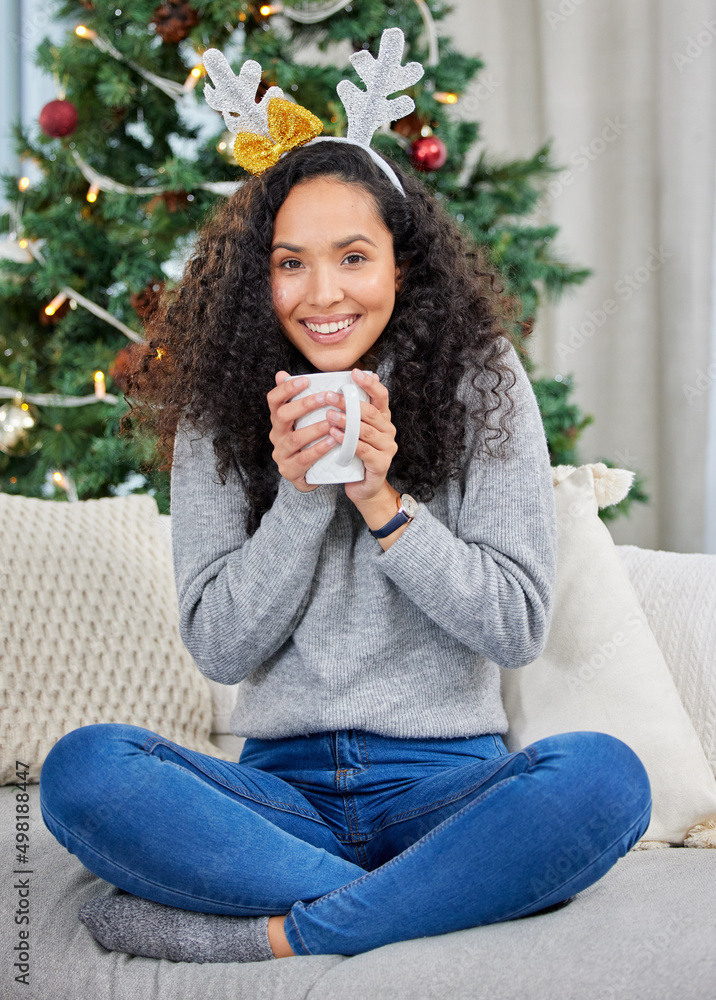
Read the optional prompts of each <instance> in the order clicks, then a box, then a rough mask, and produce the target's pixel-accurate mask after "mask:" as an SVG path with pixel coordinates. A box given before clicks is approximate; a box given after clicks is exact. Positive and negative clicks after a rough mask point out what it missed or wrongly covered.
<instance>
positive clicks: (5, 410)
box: [0, 399, 37, 455]
mask: <svg viewBox="0 0 716 1000" xmlns="http://www.w3.org/2000/svg"><path fill="white" fill-rule="evenodd" d="M36 422H37V410H36V409H35V407H34V406H30V404H29V403H26V402H25V401H24V400H22V401H18V400H17V399H13V400H11V401H10V402H9V403H5V404H4V406H0V451H4V452H5V454H6V455H28V454H29V453H30V451H32V450H33V449H32V445H31V444H30V430H31V429H32V428H33V427H34V426H35V424H36Z"/></svg>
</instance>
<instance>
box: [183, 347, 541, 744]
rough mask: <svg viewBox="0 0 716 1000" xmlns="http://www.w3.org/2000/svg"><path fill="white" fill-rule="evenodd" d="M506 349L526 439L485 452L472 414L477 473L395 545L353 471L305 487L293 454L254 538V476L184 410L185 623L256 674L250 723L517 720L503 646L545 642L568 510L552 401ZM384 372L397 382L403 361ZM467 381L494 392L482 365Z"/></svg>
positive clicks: (213, 660)
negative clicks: (366, 511)
mask: <svg viewBox="0 0 716 1000" xmlns="http://www.w3.org/2000/svg"><path fill="white" fill-rule="evenodd" d="M506 358H507V359H508V360H509V362H510V364H511V367H512V368H513V370H514V372H515V375H516V377H517V384H516V385H515V386H514V387H513V388H512V389H511V390H510V392H511V395H512V397H513V399H514V402H515V408H514V410H513V412H512V419H513V426H512V439H511V441H510V442H509V444H508V457H507V458H502V459H499V458H491V457H489V456H488V457H487V458H485V457H484V456H483V457H482V458H481V459H478V458H477V457H476V456H474V455H473V445H474V437H473V433H472V429H470V431H469V432H468V437H467V438H466V443H467V445H468V447H467V449H466V452H465V455H466V458H465V465H464V470H463V476H462V478H461V479H460V480H450V481H449V482H448V483H447V484H446V485H444V486H443V487H441V488H440V489H439V490H438V492H437V493H436V496H435V498H434V499H433V500H432V501H430V502H429V503H420V506H419V510H418V513H417V515H416V517H415V519H414V520H413V521H412V522H411V523H410V524H409V525H408V526H407V527H406V529H405V530H404V531H403V533H402V535H400V537H399V538H397V539H396V541H395V542H394V543H393V544H392V545H391V546H390V548H388V549H387V550H386V551H383V549H382V548H381V546H380V544H379V542H378V541H377V540H376V539H375V538H373V537H372V535H370V534H369V532H368V528H367V526H366V524H365V521H364V520H363V518H362V516H361V515H360V513H359V512H358V510H357V509H356V507H355V506H354V504H352V503H351V501H350V500H348V498H347V497H346V495H345V489H344V487H343V485H324V486H320V487H319V488H318V489H317V490H314V491H312V492H309V493H301V492H300V491H299V490H297V489H296V488H295V487H294V486H293V484H292V483H290V482H288V480H286V479H283V477H281V476H280V475H279V474H278V470H276V478H277V482H278V493H277V495H276V498H275V500H274V503H273V506H272V507H271V508H270V510H268V511H267V512H266V513H265V514H264V516H263V518H262V520H261V524H260V526H259V528H258V529H257V530H256V532H255V533H254V534H253V536H252V537H251V538H248V537H247V535H246V530H245V527H244V510H245V500H244V498H243V491H242V487H241V483H240V480H239V478H238V476H237V475H236V474H235V472H232V473H230V478H229V479H227V482H226V485H225V486H221V485H220V482H219V478H218V475H217V474H216V470H215V457H214V450H213V446H212V442H211V436H210V435H208V434H206V435H203V436H201V435H199V434H198V432H197V431H196V430H194V429H193V428H191V427H189V425H188V424H187V423H185V422H184V421H182V422H180V424H179V428H178V431H177V436H176V440H175V447H174V467H173V469H172V479H171V514H172V548H173V559H174V571H175V579H176V588H177V596H178V601H179V620H180V632H181V636H182V639H183V641H184V643H185V645H186V647H187V649H188V651H189V652H190V654H191V655H192V657H193V658H194V661H195V662H196V664H197V666H198V667H199V669H200V670H201V671H202V673H203V674H205V675H206V676H207V677H210V678H212V679H214V680H216V681H220V682H221V683H224V684H232V683H235V682H237V681H241V683H240V685H239V688H238V699H237V702H236V707H235V708H234V711H233V714H232V718H231V726H232V730H233V732H234V733H235V734H236V735H237V736H254V737H259V738H264V739H273V738H278V737H283V736H296V735H299V734H307V733H314V732H325V731H327V730H332V729H352V728H356V729H366V730H370V731H372V732H375V733H379V734H382V735H386V736H396V737H402V738H408V737H444V738H446V737H456V736H471V735H478V734H482V733H506V732H507V718H506V716H505V712H504V708H503V706H502V699H501V695H500V674H499V670H498V667H497V666H496V664H500V665H502V666H504V667H519V666H522V665H524V664H526V663H529V662H531V661H532V660H534V659H536V658H537V657H538V656H539V655H540V653H541V651H542V649H543V648H544V645H545V643H546V640H547V633H548V629H549V625H550V621H551V616H552V601H553V591H554V579H555V564H556V534H557V525H556V513H555V506H554V495H553V488H552V480H551V473H550V464H549V456H548V451H547V442H546V439H545V434H544V429H543V425H542V421H541V417H540V414H539V410H538V408H537V401H536V399H535V396H534V392H533V390H532V387H531V385H530V382H529V380H528V378H527V375H526V373H525V371H524V368H523V367H522V365H521V363H520V361H519V358H518V356H517V354H516V352H515V350H514V348H512V347H510V353H509V354H508V355H506ZM292 374H298V372H292ZM378 374H379V375H380V376H381V379H382V381H383V382H384V384H386V385H388V387H390V383H389V379H388V375H389V369H388V368H384V367H382V366H379V367H378ZM459 395H460V398H462V399H464V401H465V402H466V403H467V405H468V407H469V408H473V407H474V406H475V405H477V403H478V400H479V397H478V396H477V394H476V392H475V390H474V389H472V387H470V386H469V385H468V384H467V378H465V379H463V381H462V383H461V386H460V390H459ZM503 405H505V404H504V403H503ZM492 422H493V425H494V424H495V422H496V421H495V414H493V415H492ZM493 450H494V444H493ZM388 481H389V482H391V484H392V485H394V486H396V488H398V489H399V488H400V486H399V485H397V484H396V483H395V481H394V480H393V479H392V478H391V475H390V473H388ZM488 661H493V662H488Z"/></svg>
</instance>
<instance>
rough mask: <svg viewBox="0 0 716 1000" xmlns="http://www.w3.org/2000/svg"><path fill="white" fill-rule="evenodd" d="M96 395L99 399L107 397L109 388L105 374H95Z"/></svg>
mask: <svg viewBox="0 0 716 1000" xmlns="http://www.w3.org/2000/svg"><path fill="white" fill-rule="evenodd" d="M94 394H95V396H96V397H97V399H104V397H105V396H106V395H107V386H106V385H105V381H104V372H95V373H94Z"/></svg>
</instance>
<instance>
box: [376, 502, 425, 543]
mask: <svg viewBox="0 0 716 1000" xmlns="http://www.w3.org/2000/svg"><path fill="white" fill-rule="evenodd" d="M417 513H418V501H417V500H413V498H412V497H411V495H410V494H409V493H401V494H400V496H399V497H398V513H397V514H396V515H395V517H392V518H391V519H390V521H388V523H387V524H384V525H383V527H382V528H377V529H376V530H375V531H373V529H372V528H368V531H370V533H371V535H372V536H373V538H385V537H386V535H391V534H392V533H393V532H394V531H395V529H396V528H399V527H400V526H401V524H408V522H410V521H412V520H413V518H414V517H415V515H416V514H417Z"/></svg>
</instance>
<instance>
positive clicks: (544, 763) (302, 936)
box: [40, 723, 651, 955]
mask: <svg viewBox="0 0 716 1000" xmlns="http://www.w3.org/2000/svg"><path fill="white" fill-rule="evenodd" d="M40 800H41V808H42V816H43V819H44V821H45V824H46V825H47V827H48V828H49V829H50V831H51V832H52V834H53V835H54V836H55V837H56V838H57V840H58V841H59V842H60V843H61V844H62V845H63V846H64V847H66V848H67V850H68V851H71V852H72V853H73V854H75V855H77V857H78V858H79V860H80V861H81V862H82V863H83V864H84V865H85V866H86V867H87V868H89V870H90V871H92V872H94V873H95V874H96V875H98V876H99V877H100V878H103V879H106V880H107V881H108V882H111V883H112V884H113V885H115V886H118V887H119V888H121V889H124V890H125V891H127V892H129V893H133V894H134V895H137V896H143V897H144V898H146V899H152V900H155V901H156V902H159V903H165V904H167V905H169V906H176V907H180V908H183V909H186V910H198V911H201V912H203V913H227V914H234V915H239V916H242V915H243V916H247V915H265V914H288V915H289V918H288V919H287V920H286V923H285V930H286V936H287V938H288V942H289V944H290V945H291V948H292V949H293V951H294V952H295V953H296V954H297V955H324V954H340V955H356V954H359V953H361V952H365V951H369V950H370V949H372V948H378V947H380V946H381V945H385V944H389V943H390V942H393V941H402V940H407V939H409V938H417V937H424V936H428V935H434V934H445V933H447V932H449V931H456V930H462V929H464V928H466V927H476V926H478V925H480V924H490V923H494V922H496V921H502V920H512V919H514V918H516V917H524V916H527V915H528V914H532V913H536V912H538V911H540V910H543V909H545V908H546V907H549V906H551V905H553V904H556V903H559V902H560V901H564V900H566V899H568V898H569V897H571V896H573V895H575V894H576V893H578V892H580V891H581V890H582V889H585V888H586V887H587V886H589V885H592V883H594V882H596V881H597V879H599V878H601V876H602V875H604V873H605V872H606V871H608V870H609V869H610V868H611V867H612V865H614V864H615V863H616V861H617V860H618V859H619V858H620V857H622V856H623V855H624V854H626V852H627V851H628V850H630V848H631V847H633V845H634V844H635V843H636V841H637V840H638V839H639V838H640V837H641V836H643V834H644V832H645V831H646V828H647V826H648V824H649V819H650V815H651V794H650V787H649V780H648V778H647V774H646V771H645V769H644V766H643V764H642V763H641V761H640V760H639V758H638V757H637V755H636V754H635V753H634V752H633V751H632V750H631V749H630V748H629V747H628V746H627V745H626V744H625V743H622V742H621V741H620V740H618V739H616V738H614V737H612V736H607V735H605V734H604V733H598V732H571V733H561V734H559V735H556V736H550V737H547V738H545V739H541V740H537V741H536V742H534V743H533V744H531V745H530V746H527V747H524V748H523V749H522V750H520V751H518V752H516V753H508V752H507V749H506V747H505V745H504V743H503V741H502V739H501V737H500V736H499V735H497V734H488V735H483V736H473V737H467V738H464V737H459V738H456V739H397V738H393V737H386V736H379V735H377V734H376V733H371V732H366V731H364V730H360V729H348V730H340V731H331V732H323V733H315V734H312V735H308V736H294V737H288V738H285V739H278V740H265V739H248V740H247V741H246V743H245V745H244V748H243V751H242V753H241V757H240V761H239V763H231V762H227V761H223V760H219V759H217V758H214V757H209V756H206V755H205V754H201V753H197V752H194V751H191V750H187V749H185V748H184V747H181V746H179V745H178V744H176V743H173V742H172V741H171V740H168V739H164V738H163V737H162V736H159V735H157V734H156V733H153V732H150V731H149V730H147V729H141V728H139V727H137V726H130V725H120V724H111V723H106V724H99V725H92V726H83V727H82V728H80V729H75V730H74V731H73V732H70V733H68V734H67V735H66V736H64V737H63V738H62V739H61V740H60V741H59V742H58V743H57V744H56V745H55V746H54V748H53V749H52V750H51V752H50V754H49V756H48V757H47V760H46V761H45V764H44V766H43V768H42V775H41V780H40Z"/></svg>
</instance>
